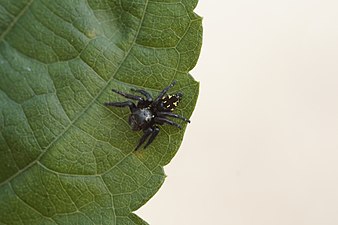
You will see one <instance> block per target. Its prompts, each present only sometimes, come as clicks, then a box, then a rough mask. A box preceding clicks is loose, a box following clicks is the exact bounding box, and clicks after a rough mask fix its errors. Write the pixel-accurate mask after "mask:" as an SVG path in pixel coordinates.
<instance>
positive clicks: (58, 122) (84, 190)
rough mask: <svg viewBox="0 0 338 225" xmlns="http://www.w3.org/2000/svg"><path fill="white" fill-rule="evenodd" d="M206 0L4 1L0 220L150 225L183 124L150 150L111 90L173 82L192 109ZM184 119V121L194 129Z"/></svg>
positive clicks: (182, 107) (0, 21)
mask: <svg viewBox="0 0 338 225" xmlns="http://www.w3.org/2000/svg"><path fill="white" fill-rule="evenodd" d="M196 4H197V0H157V1H152V0H88V1H84V0H72V1H66V0H35V1H33V0H15V1H14V0H13V1H8V0H0V224H119V225H128V224H146V222H144V221H143V220H142V219H140V218H139V217H137V216H136V215H135V214H133V213H132V212H133V211H135V210H136V209H138V208H139V207H141V206H142V205H143V204H145V203H146V202H147V201H148V200H149V199H150V198H151V197H152V196H153V195H154V194H155V193H156V192H157V191H158V189H159V188H160V186H161V185H162V183H163V181H164V178H165V174H164V172H163V166H164V165H166V164H167V163H169V162H170V160H171V159H172V157H173V156H174V155H175V153H176V151H177V150H178V148H179V146H180V143H181V141H182V138H183V134H184V129H182V130H179V129H177V128H175V127H171V126H162V128H161V132H160V134H159V136H158V137H157V138H156V139H155V141H154V142H153V144H151V145H150V146H149V147H148V148H147V149H146V150H143V149H142V150H140V151H137V152H134V148H135V146H136V144H137V142H138V140H139V138H140V137H141V135H142V132H134V131H131V129H130V126H129V124H128V115H129V110H128V109H126V108H113V109H109V108H107V107H105V106H103V103H104V102H107V101H121V100H123V98H122V97H121V96H117V95H116V94H114V93H112V92H111V89H112V88H115V89H118V90H122V91H129V90H130V88H131V87H137V88H142V89H146V90H148V91H149V92H151V93H152V94H153V95H154V96H155V95H157V94H158V93H159V91H160V90H161V89H163V88H164V87H165V86H167V85H168V84H169V83H170V82H171V81H173V80H177V85H176V86H175V87H174V88H173V90H172V92H176V91H178V90H180V92H183V93H184V97H183V100H182V101H181V102H180V104H179V106H178V108H177V109H176V112H177V113H178V114H182V115H183V116H186V117H190V115H191V113H192V111H193V109H194V107H195V103H196V100H197V96H198V83H197V82H196V81H194V79H193V78H192V77H191V76H190V75H189V74H188V72H189V70H191V69H192V68H193V67H194V66H195V64H196V61H197V58H198V56H199V52H200V46H201V36H202V28H201V18H200V17H198V16H197V15H196V14H195V13H194V12H193V9H194V7H195V6H196ZM184 127H185V126H184Z"/></svg>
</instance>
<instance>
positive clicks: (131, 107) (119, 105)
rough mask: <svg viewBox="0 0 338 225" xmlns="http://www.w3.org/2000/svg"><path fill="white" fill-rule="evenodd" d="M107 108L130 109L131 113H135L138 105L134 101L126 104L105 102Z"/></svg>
mask: <svg viewBox="0 0 338 225" xmlns="http://www.w3.org/2000/svg"><path fill="white" fill-rule="evenodd" d="M104 105H105V106H113V107H127V106H128V107H129V109H130V111H131V112H133V111H134V110H135V109H136V105H135V104H134V103H133V102H132V101H125V102H105V103H104Z"/></svg>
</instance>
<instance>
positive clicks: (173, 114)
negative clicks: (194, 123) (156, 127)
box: [157, 112, 190, 123]
mask: <svg viewBox="0 0 338 225" xmlns="http://www.w3.org/2000/svg"><path fill="white" fill-rule="evenodd" d="M157 115H159V116H169V117H174V118H178V119H181V120H183V121H185V122H187V123H190V120H188V119H187V118H185V117H183V116H181V115H177V114H175V113H171V112H159V113H157Z"/></svg>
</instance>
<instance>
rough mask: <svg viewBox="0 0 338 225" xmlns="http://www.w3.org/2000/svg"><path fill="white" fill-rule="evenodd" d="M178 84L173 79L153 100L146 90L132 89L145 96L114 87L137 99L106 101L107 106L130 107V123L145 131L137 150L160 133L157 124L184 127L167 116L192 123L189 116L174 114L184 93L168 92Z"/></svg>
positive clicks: (132, 126)
mask: <svg viewBox="0 0 338 225" xmlns="http://www.w3.org/2000/svg"><path fill="white" fill-rule="evenodd" d="M175 84H176V81H173V82H172V83H171V84H170V85H168V86H167V87H166V88H164V89H163V90H162V91H161V92H160V94H159V95H158V96H157V97H156V98H155V100H153V97H152V96H151V95H150V94H149V93H148V92H147V91H145V90H142V89H134V88H132V89H131V91H133V92H135V93H139V94H141V95H143V97H141V96H138V95H133V94H129V93H124V92H121V91H118V90H115V89H112V91H113V92H115V93H116V94H119V95H121V96H123V97H125V98H127V99H131V100H136V101H137V103H136V104H135V103H134V102H132V101H130V100H128V101H125V102H106V103H104V105H105V106H113V107H129V109H130V112H131V114H130V116H129V124H130V126H131V129H132V130H133V131H140V130H142V131H143V136H142V137H141V138H140V140H139V142H138V144H137V146H136V148H135V151H136V150H137V149H139V147H140V146H141V145H142V144H143V143H144V142H145V141H146V140H147V139H148V141H147V143H146V144H145V145H144V147H143V148H146V147H147V146H148V145H150V144H151V143H152V142H153V141H154V139H155V138H156V136H157V135H158V133H159V132H160V128H159V126H157V125H163V124H169V125H172V126H176V127H178V128H180V129H181V128H182V127H181V126H180V125H179V124H177V123H175V122H174V121H171V120H169V119H168V118H167V117H173V118H178V119H181V120H183V121H184V122H188V123H190V120H188V119H187V118H185V117H183V116H181V115H177V114H174V113H173V111H174V109H175V108H176V107H177V104H178V102H179V101H180V99H181V98H182V96H183V95H182V93H176V94H173V95H169V94H166V93H167V91H168V90H169V89H170V88H171V87H173V86H174V85H175Z"/></svg>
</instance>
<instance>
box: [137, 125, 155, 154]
mask: <svg viewBox="0 0 338 225" xmlns="http://www.w3.org/2000/svg"><path fill="white" fill-rule="evenodd" d="M153 131H154V130H153V128H151V127H149V128H148V129H146V130H145V131H144V134H143V136H142V137H141V139H140V141H139V142H138V144H137V146H136V148H135V151H136V150H137V149H138V148H139V147H140V146H141V145H142V144H143V143H144V142H145V141H146V140H147V138H148V137H149V135H150V134H151V133H153ZM148 142H149V141H148Z"/></svg>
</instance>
